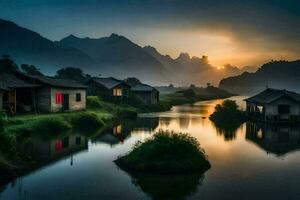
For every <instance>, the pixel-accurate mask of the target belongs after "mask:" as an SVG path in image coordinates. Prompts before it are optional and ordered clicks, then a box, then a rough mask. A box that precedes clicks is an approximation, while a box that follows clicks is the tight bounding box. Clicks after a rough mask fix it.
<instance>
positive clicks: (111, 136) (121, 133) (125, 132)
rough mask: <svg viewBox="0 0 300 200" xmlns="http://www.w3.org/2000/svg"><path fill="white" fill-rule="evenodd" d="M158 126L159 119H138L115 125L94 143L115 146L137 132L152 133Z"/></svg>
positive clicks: (103, 132)
mask: <svg viewBox="0 0 300 200" xmlns="http://www.w3.org/2000/svg"><path fill="white" fill-rule="evenodd" d="M157 126H158V118H137V120H134V121H125V122H122V123H118V124H115V125H114V126H112V127H109V128H107V129H105V130H104V131H102V132H101V134H100V135H99V136H98V137H97V138H96V139H95V140H94V142H102V143H106V144H109V145H111V146H114V145H116V144H119V143H123V142H124V141H125V140H126V139H128V138H130V136H131V134H132V133H133V132H135V131H143V132H149V133H150V132H151V131H152V130H154V129H155V128H156V127H157Z"/></svg>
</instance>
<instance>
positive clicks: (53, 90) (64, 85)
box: [0, 72, 86, 114]
mask: <svg viewBox="0 0 300 200" xmlns="http://www.w3.org/2000/svg"><path fill="white" fill-rule="evenodd" d="M0 86H1V87H0V110H2V109H3V110H5V111H6V112H8V113H10V114H15V113H24V112H58V111H67V110H81V109H85V108H86V86H83V85H80V84H78V83H77V82H75V81H71V80H63V79H55V78H50V77H44V76H28V75H25V74H23V73H20V72H10V73H1V74H0Z"/></svg>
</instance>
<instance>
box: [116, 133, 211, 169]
mask: <svg viewBox="0 0 300 200" xmlns="http://www.w3.org/2000/svg"><path fill="white" fill-rule="evenodd" d="M115 163H116V164H117V165H118V166H119V167H120V168H122V169H124V170H126V171H133V172H134V171H135V172H148V173H162V174H169V173H192V172H201V173H203V172H204V171H206V170H208V169H209V168H210V167H211V165H210V163H209V161H208V160H207V156H206V154H205V152H204V150H203V149H202V148H201V147H200V144H199V142H198V141H197V139H196V138H194V137H192V136H190V135H188V134H183V133H174V132H169V131H162V130H160V131H159V132H157V133H156V134H154V136H153V137H151V138H149V139H147V140H146V141H145V142H143V143H141V142H138V143H137V144H136V145H135V146H134V147H133V149H132V151H131V152H130V153H129V154H127V155H125V156H123V157H119V158H118V159H117V160H115Z"/></svg>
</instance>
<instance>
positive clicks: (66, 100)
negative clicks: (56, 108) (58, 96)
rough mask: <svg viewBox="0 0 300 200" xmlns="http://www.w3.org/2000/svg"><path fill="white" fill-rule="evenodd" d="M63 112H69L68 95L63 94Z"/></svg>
mask: <svg viewBox="0 0 300 200" xmlns="http://www.w3.org/2000/svg"><path fill="white" fill-rule="evenodd" d="M62 109H63V111H65V110H69V94H63V107H62Z"/></svg>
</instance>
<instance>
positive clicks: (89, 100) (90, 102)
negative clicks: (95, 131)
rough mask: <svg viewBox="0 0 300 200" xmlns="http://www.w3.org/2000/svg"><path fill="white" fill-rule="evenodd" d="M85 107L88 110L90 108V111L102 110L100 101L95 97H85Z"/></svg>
mask: <svg viewBox="0 0 300 200" xmlns="http://www.w3.org/2000/svg"><path fill="white" fill-rule="evenodd" d="M86 106H87V107H88V108H92V109H100V108H103V107H102V103H101V100H100V98H99V97H97V96H88V97H86Z"/></svg>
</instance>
